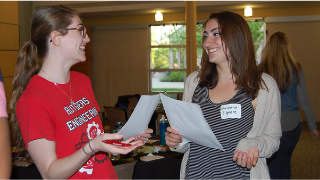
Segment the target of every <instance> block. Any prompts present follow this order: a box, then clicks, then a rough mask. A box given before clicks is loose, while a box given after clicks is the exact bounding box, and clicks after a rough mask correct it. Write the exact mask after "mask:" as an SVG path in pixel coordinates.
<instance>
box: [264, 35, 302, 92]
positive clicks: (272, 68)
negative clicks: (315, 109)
mask: <svg viewBox="0 0 320 180" xmlns="http://www.w3.org/2000/svg"><path fill="white" fill-rule="evenodd" d="M259 69H260V70H261V71H263V72H265V73H268V74H270V75H271V76H272V77H273V78H274V79H275V80H276V82H277V84H278V87H279V90H280V92H281V93H285V92H286V91H287V85H288V84H291V83H292V82H293V81H292V80H293V76H296V78H297V81H298V83H300V69H301V65H300V63H299V62H297V61H296V60H295V59H294V57H293V55H292V53H291V47H290V44H289V39H288V37H287V35H286V34H285V33H284V32H282V31H277V32H275V33H273V34H272V35H271V36H270V37H269V39H268V41H267V43H266V46H265V47H264V49H263V50H262V52H261V63H260V64H259Z"/></svg>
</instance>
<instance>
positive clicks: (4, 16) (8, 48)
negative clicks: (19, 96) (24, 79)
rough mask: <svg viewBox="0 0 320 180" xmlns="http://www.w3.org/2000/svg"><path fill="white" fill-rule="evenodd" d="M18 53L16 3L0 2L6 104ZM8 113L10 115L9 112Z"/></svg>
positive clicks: (0, 57)
mask: <svg viewBox="0 0 320 180" xmlns="http://www.w3.org/2000/svg"><path fill="white" fill-rule="evenodd" d="M18 51H19V21H18V2H17V1H0V66H1V71H2V76H3V82H4V87H5V91H6V98H7V102H9V100H10V98H11V94H12V78H13V74H14V67H15V64H16V58H17V55H18ZM7 109H8V113H9V114H10V110H9V108H7Z"/></svg>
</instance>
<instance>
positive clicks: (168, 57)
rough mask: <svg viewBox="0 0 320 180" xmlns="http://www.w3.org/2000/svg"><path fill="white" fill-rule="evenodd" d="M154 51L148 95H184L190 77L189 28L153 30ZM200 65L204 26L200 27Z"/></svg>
mask: <svg viewBox="0 0 320 180" xmlns="http://www.w3.org/2000/svg"><path fill="white" fill-rule="evenodd" d="M150 34H151V36H150V37H151V38H150V39H151V46H150V47H151V48H150V67H149V69H150V70H149V77H150V83H149V89H150V90H149V92H150V94H152V93H158V92H167V93H168V96H170V94H177V92H183V88H184V80H185V79H186V77H187V73H186V71H187V66H186V65H187V63H186V26H185V25H177V24H176V25H158V26H150ZM197 46H198V50H197V54H198V58H197V62H198V66H199V65H200V61H201V55H202V24H199V25H197Z"/></svg>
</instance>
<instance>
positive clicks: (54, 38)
mask: <svg viewBox="0 0 320 180" xmlns="http://www.w3.org/2000/svg"><path fill="white" fill-rule="evenodd" d="M60 38H61V33H60V32H59V31H52V32H51V33H50V43H54V44H55V45H60Z"/></svg>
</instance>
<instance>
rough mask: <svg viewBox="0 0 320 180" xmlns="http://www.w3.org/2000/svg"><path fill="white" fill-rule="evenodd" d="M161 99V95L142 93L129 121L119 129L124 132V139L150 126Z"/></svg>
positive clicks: (136, 134) (140, 132) (138, 133)
mask: <svg viewBox="0 0 320 180" xmlns="http://www.w3.org/2000/svg"><path fill="white" fill-rule="evenodd" d="M159 100H160V96H159V95H154V96H148V95H142V96H141V97H140V99H139V101H138V104H137V105H136V107H135V108H134V111H133V112H132V114H131V116H130V118H129V119H128V121H127V123H126V124H125V125H124V126H123V127H122V128H121V129H120V131H119V133H122V134H123V139H124V140H126V139H128V138H130V137H132V136H138V135H140V134H142V133H143V132H144V131H145V130H146V129H147V128H148V124H149V122H150V119H151V117H152V114H153V112H154V110H155V109H156V107H157V104H158V102H159Z"/></svg>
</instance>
